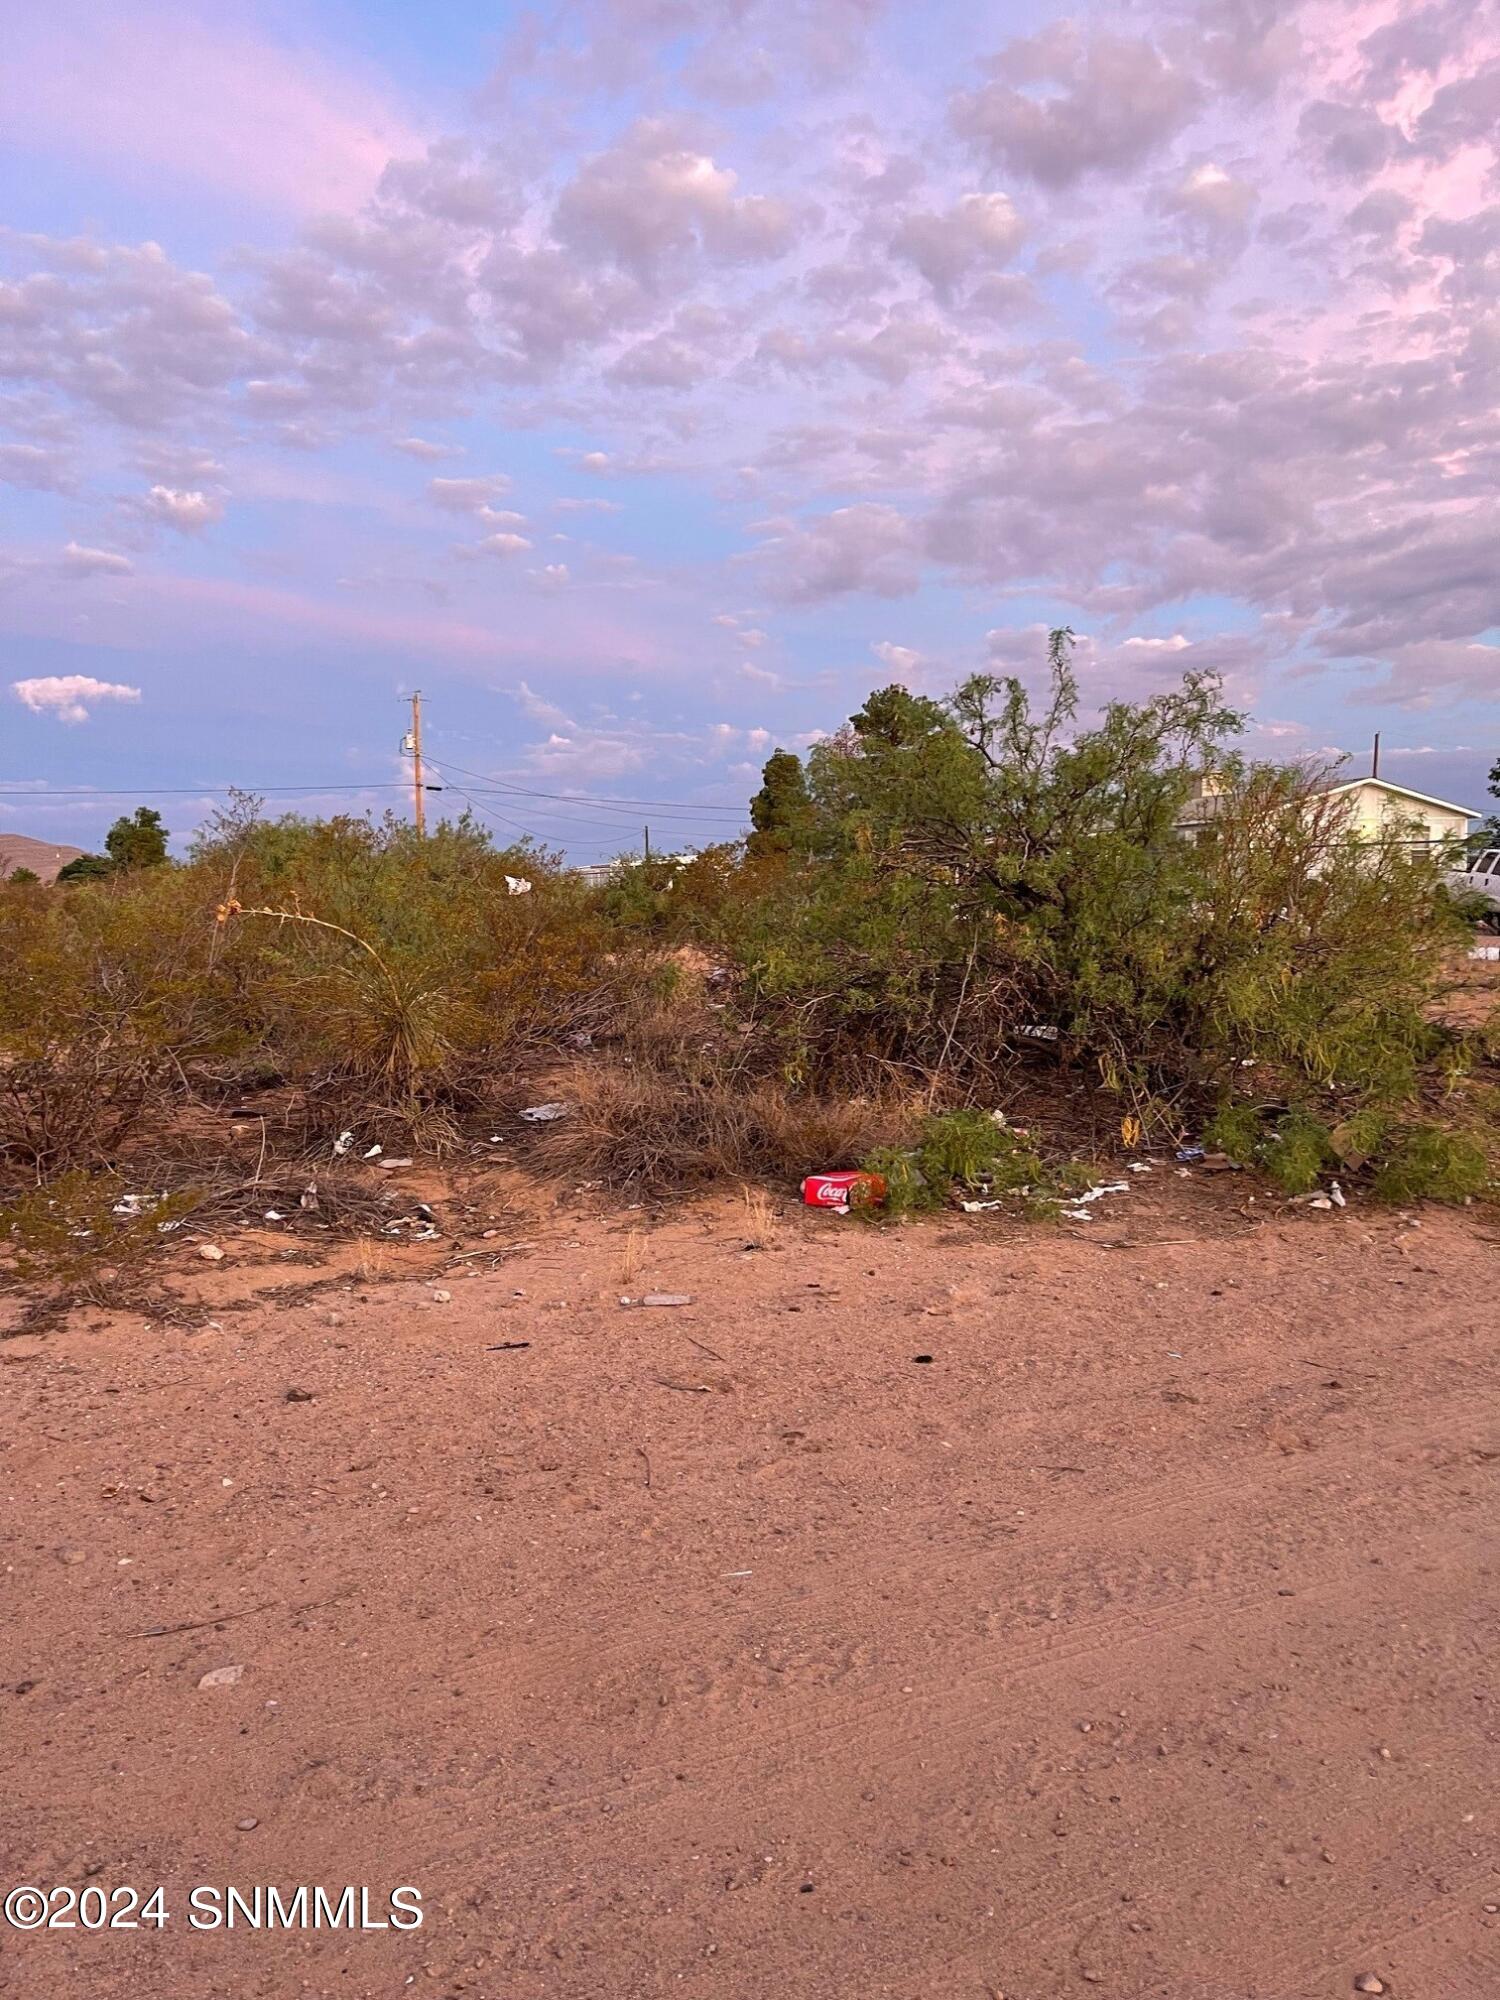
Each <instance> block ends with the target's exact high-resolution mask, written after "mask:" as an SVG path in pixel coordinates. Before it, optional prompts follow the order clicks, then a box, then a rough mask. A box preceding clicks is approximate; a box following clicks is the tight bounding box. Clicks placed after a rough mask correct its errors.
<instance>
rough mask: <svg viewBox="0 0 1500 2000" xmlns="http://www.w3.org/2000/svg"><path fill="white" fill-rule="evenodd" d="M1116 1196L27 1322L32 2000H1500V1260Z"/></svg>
mask: <svg viewBox="0 0 1500 2000" xmlns="http://www.w3.org/2000/svg"><path fill="white" fill-rule="evenodd" d="M1142 1200H1144V1197H1142ZM1118 1216H1119V1209H1118V1206H1117V1208H1116V1210H1113V1211H1111V1213H1110V1214H1109V1216H1108V1217H1106V1216H1104V1215H1101V1216H1100V1219H1099V1222H1098V1223H1097V1225H1095V1226H1093V1227H1092V1229H1091V1231H1084V1230H1082V1229H1078V1230H1076V1231H1075V1232H1074V1236H1073V1238H1072V1239H1071V1240H1069V1239H1066V1238H1063V1237H1060V1236H1059V1234H1058V1233H1057V1232H1056V1231H1055V1230H1044V1229H1030V1228H1028V1229H1021V1230H1018V1229H1017V1228H1016V1227H1014V1226H1013V1225H1003V1226H998V1227H996V1228H994V1229H992V1230H991V1229H989V1228H988V1227H986V1226H983V1225H981V1226H977V1227H970V1226H967V1225H966V1226H965V1227H964V1228H962V1229H959V1228H956V1227H949V1226H946V1225H941V1224H939V1225H931V1226H926V1227H922V1228H914V1229H909V1230H903V1231H900V1232H891V1233H885V1232H872V1231H869V1230H866V1229H863V1228H861V1227H860V1226H859V1225H858V1224H844V1225H840V1224H839V1223H837V1222H835V1221H833V1220H831V1219H827V1218H811V1219H809V1220H807V1221H806V1222H805V1223H804V1222H802V1221H800V1220H791V1221H789V1222H788V1223H787V1224H785V1225H784V1227H783V1234H782V1236H781V1239H780V1240H779V1241H778V1242H777V1243H776V1244H775V1245H774V1246H773V1247H772V1248H770V1249H767V1250H760V1251H755V1252H753V1253H747V1252H745V1250H744V1248H743V1236H742V1233H741V1232H740V1229H739V1227H738V1226H737V1223H736V1219H735V1216H734V1214H733V1213H732V1212H731V1210H730V1209H728V1208H727V1207H726V1208H722V1209H717V1210H713V1211H707V1212H705V1211H697V1212H693V1213H690V1214H686V1215H684V1216H681V1217H679V1218H677V1219H675V1220H669V1221H668V1222H666V1223H665V1224H664V1225H663V1226H661V1227H659V1228H657V1229H655V1230H653V1231H652V1232H651V1233H649V1234H647V1235H645V1236H644V1237H641V1238H638V1239H637V1244H636V1247H635V1249H632V1250H629V1251H626V1250H625V1248H624V1246H625V1244H626V1242H627V1238H626V1236H625V1235H624V1234H623V1233H622V1232H623V1230H624V1228H625V1226H626V1223H628V1221H629V1220H630V1219H629V1218H626V1219H625V1221H623V1222H622V1219H621V1218H619V1217H614V1218H608V1217H599V1218H590V1219H584V1220H582V1221H579V1220H574V1219H569V1218H567V1217H560V1218H559V1219H557V1220H556V1221H554V1222H552V1223H551V1224H549V1225H548V1226H547V1227H546V1228H545V1229H544V1230H543V1231H542V1233H541V1235H540V1237H539V1240H538V1243H537V1247H536V1249H535V1250H533V1251H529V1252H526V1253H524V1254H522V1255H519V1256H517V1257H516V1258H515V1259H513V1260H510V1261H508V1262H506V1263H505V1264H504V1265H503V1267H502V1268H500V1269H499V1270H497V1271H494V1272H492V1273H489V1274H486V1275H482V1276H472V1277H458V1276H452V1277H445V1278H441V1279H439V1280H437V1281H436V1282H437V1284H439V1285H440V1286H441V1287H442V1288H443V1289H445V1290H447V1291H449V1292H451V1295H452V1296H451V1299H449V1300H448V1301H446V1302H439V1301H434V1299H433V1296H432V1294H433V1290H434V1284H433V1283H432V1282H422V1283H417V1282H404V1283H401V1284H399V1285H388V1286H369V1287H361V1286H360V1285H359V1284H358V1282H357V1281H355V1282H352V1283H351V1285H350V1286H349V1287H348V1288H346V1289H343V1290H332V1291H327V1292H324V1293H322V1294H321V1295H318V1296H316V1297H313V1298H311V1299H308V1300H306V1301H304V1302H302V1303H300V1304H295V1305H288V1306H285V1307H280V1308H274V1309H269V1308H264V1307H262V1308H257V1309H255V1310H251V1311H246V1312H239V1313H228V1312H225V1313H223V1314H221V1315H220V1316H219V1324H218V1325H217V1326H207V1327H205V1328H203V1329H201V1330H198V1331H194V1332H187V1331H183V1330H181V1329H177V1330H172V1331H164V1330H162V1329H161V1328H160V1327H157V1328H155V1329H148V1328H146V1327H144V1326H142V1325H141V1324H139V1323H116V1324H113V1325H110V1326H108V1327H106V1328H103V1329H100V1330H89V1329H88V1328H86V1327H82V1326H80V1327H78V1328H76V1329H73V1330H70V1331H68V1332H65V1333H60V1334H53V1335H48V1336H27V1337H26V1338H24V1339H20V1340H13V1341H10V1342H8V1343H3V1344H0V1383H3V1386H4V1390H5V1392H6V1393H5V1399H4V1418H3V1425H4V1437H5V1445H6V1449H5V1453H4V1458H3V1461H0V1492H3V1494H4V1530H3V1532H4V1538H5V1544H6V1546H5V1550H4V1561H5V1566H6V1567H5V1575H4V1590H5V1598H4V1602H5V1623H4V1638H3V1663H0V1683H3V1687H0V1716H3V1732H0V1746H3V1747H0V1758H3V1762H4V1765H5V1767H6V1768H5V1771H4V1774H3V1779H4V1793H5V1799H6V1803H5V1804H4V1806H3V1807H0V1814H3V1818H4V1822H5V1838H4V1852H5V1858H6V1871H5V1872H6V1873H7V1874H8V1875H9V1877H10V1878H11V1880H12V1881H16V1882H25V1883H35V1884H40V1885H43V1886H46V1885H48V1884H50V1883H53V1882H56V1883H60V1884H71V1885H72V1886H73V1887H74V1888H75V1889H82V1888H83V1887H84V1886H85V1885H88V1884H93V1885H97V1886H100V1887H103V1888H105V1889H113V1888H114V1887H116V1886H117V1885H122V1884H131V1885H135V1886H137V1887H138V1888H140V1889H141V1890H142V1892H143V1893H145V1892H146V1891H148V1890H149V1889H150V1888H151V1887H153V1886H155V1885H156V1884H158V1883H160V1884H162V1885H164V1890H165V1895H164V1904H165V1908H166V1911H167V1918H166V1922H165V1923H164V1925H163V1926H161V1927H160V1928H156V1927H151V1926H147V1927H144V1928H141V1929H137V1930H123V1929H121V1930H112V1931H105V1932H101V1933H98V1934H94V1933H91V1932H89V1931H86V1930H84V1929H72V1930H58V1931H51V1932H47V1933H37V1934H33V1935H28V1936H18V1935H15V1934H13V1933H11V1934H6V1935H5V1936H4V1937H3V1938H0V1992H3V1993H4V1994H5V1995H6V1996H7V2000H10V1996H14V1997H15V2000H53V1996H59V2000H60V1997H61V1996H67V2000H139V1996H141V1995H145V1994H151V1995H153V1996H159V2000H200V1997H201V2000H208V1996H229V1995H231V1994H232V1995H234V1996H236V2000H262V1996H263V2000H291V1996H301V1995H317V1996H348V2000H358V1996H366V1995H369V1996H375V1995H381V1996H385V1995H397V1994H401V1993H403V1992H405V1991H408V1990H410V1991H412V1992H414V1993H418V1994H429V1993H430V1994H433V1995H454V1996H458V1995H464V1996H477V2000H649V1996H657V1995H674V1996H679V1995H680V1996H682V2000H752V1996H754V2000H761V1996H765V1995H771V1994H784V1995H788V1996H798V2000H801V1996H808V1997H809V2000H870V1996H874V1995H890V1996H895V2000H950V1996H955V2000H956V1997H957V1996H973V2000H996V1996H1001V1995H1003V1996H1005V2000H1053V1996H1058V1995H1075V1994H1083V1993H1101V1994H1113V1995H1125V1996H1148V1995H1149V1996H1161V2000H1303V1996H1307V2000H1315V1996H1316V1997H1317V2000H1321V1996H1331V1995H1343V1994H1348V1993H1351V1992H1352V1991H1354V1987H1355V1981H1356V1979H1357V1978H1359V1977H1361V1976H1362V1975H1365V1974H1373V1975H1374V1976H1375V1977H1376V1978H1378V1979H1379V1980H1380V1981H1381V1982H1382V1983H1383V1987H1384V1990H1385V1991H1387V1992H1388V1993H1390V1994H1393V1995H1395V1996H1397V2000H1481V1996H1483V2000H1493V1996H1494V1995H1495V1994H1497V1993H1500V1782H1497V1781H1500V1708H1497V1700H1500V1689H1497V1668H1496V1663H1497V1660H1500V1600H1497V1592H1496V1584H1497V1569H1500V1564H1497V1552H1500V1535H1497V1513H1496V1500H1497V1492H1500V1394H1497V1389H1500V1309H1497V1292H1500V1286H1497V1282H1496V1281H1497V1276H1500V1265H1497V1255H1500V1253H1497V1249H1496V1246H1495V1243H1494V1235H1495V1225H1494V1223H1493V1221H1490V1222H1482V1221H1479V1220H1476V1219H1475V1217H1474V1216H1473V1215H1472V1214H1467V1215H1466V1214H1458V1215H1443V1214H1437V1213H1433V1212H1430V1211H1428V1212H1424V1213H1423V1217H1422V1221H1421V1225H1420V1227H1415V1228H1411V1227H1403V1226H1402V1225H1401V1224H1400V1223H1399V1222H1398V1220H1397V1219H1396V1218H1394V1217H1391V1216H1390V1215H1388V1214H1380V1215H1373V1214H1372V1213H1367V1212H1360V1211H1356V1210H1351V1211H1349V1212H1348V1213H1347V1214H1343V1215H1339V1214H1333V1215H1307V1214H1305V1213H1304V1214H1302V1215H1300V1216H1298V1217H1296V1218H1294V1219H1284V1220H1277V1221H1276V1222H1274V1223H1273V1224H1271V1225H1270V1226H1266V1227H1262V1228H1259V1229H1256V1230H1249V1229H1247V1230H1245V1231H1243V1232H1242V1233H1241V1232H1236V1233H1233V1234H1221V1233H1218V1232H1219V1231H1220V1230H1221V1228H1224V1227H1227V1225H1225V1223H1224V1218H1223V1216H1222V1215H1220V1214H1218V1213H1217V1212H1216V1213H1215V1216H1214V1217H1213V1218H1211V1219H1204V1220H1203V1221H1201V1222H1199V1223H1198V1224H1195V1223H1194V1222H1193V1219H1192V1217H1191V1216H1189V1217H1188V1219H1187V1220H1186V1221H1184V1218H1183V1216H1182V1215H1180V1214H1179V1215H1175V1216H1173V1217H1168V1216H1166V1215H1165V1214H1164V1213H1163V1212H1160V1211H1156V1212H1153V1211H1151V1210H1150V1208H1149V1206H1142V1205H1139V1204H1138V1205H1137V1206H1136V1207H1135V1208H1134V1209H1133V1210H1132V1211H1131V1224H1130V1226H1129V1227H1122V1225H1121V1223H1120V1221H1119V1219H1118ZM1195 1227H1202V1228H1207V1229H1208V1230H1209V1235H1208V1240H1203V1239H1202V1238H1201V1237H1199V1238H1198V1239H1197V1240H1189V1241H1185V1242H1184V1241H1181V1240H1176V1239H1177V1238H1179V1237H1180V1236H1182V1235H1188V1236H1190V1237H1191V1236H1192V1235H1193V1232H1194V1229H1195ZM1164 1232H1165V1233H1166V1234H1167V1235H1168V1236H1169V1238H1171V1239H1172V1240H1168V1241H1165V1242H1157V1243H1150V1242H1146V1243H1144V1247H1129V1248H1118V1249H1116V1248H1108V1247H1105V1244H1106V1243H1107V1242H1116V1241H1122V1240H1123V1241H1129V1242H1131V1243H1133V1244H1136V1245H1140V1244H1141V1243H1142V1240H1143V1239H1144V1238H1149V1237H1150V1236H1152V1235H1157V1236H1160V1235H1162V1234H1163V1233H1164ZM636 1250H639V1251H640V1252H641V1253H642V1254H640V1255H639V1256H637V1255H636ZM622 1253H623V1255H624V1257H625V1259H626V1260H627V1261H626V1262H625V1263H624V1264H622ZM481 1261H483V1260H481ZM654 1288H660V1289H663V1290H668V1291H672V1292H686V1293H690V1294H692V1295H693V1299H694V1303H693V1304H691V1305H688V1306H679V1307H661V1308H649V1309H647V1308H638V1307H637V1308H625V1307H622V1306H621V1305H620V1304H619V1303H618V1298H619V1294H620V1292H621V1291H622V1289H628V1290H630V1291H631V1292H632V1293H633V1294H634V1295H639V1294H640V1293H642V1292H644V1291H647V1290H650V1289H654ZM289 1391H296V1392H298V1396H297V1399H293V1400H288V1393H289ZM303 1398H306V1399H303ZM216 1618H217V1619H219V1620H221V1621H223V1622H219V1623H215V1622H213V1621H214V1620H215V1619H216ZM163 1627H165V1628H168V1629H167V1630H165V1631H162V1630H161V1629H160V1628H163ZM230 1666H237V1667H241V1668H242V1669H243V1672H242V1674H241V1675H240V1676H239V1677H238V1679H237V1681H235V1682H234V1684H231V1685H221V1686H209V1687H200V1685H199V1683H200V1681H201V1679H202V1677H203V1676H204V1675H205V1674H208V1673H210V1672H213V1671H214V1670H216V1669H220V1668H224V1667H230ZM231 1884H232V1885H235V1886H237V1887H239V1888H241V1889H242V1890H244V1891H246V1892H247V1893H248V1891H249V1890H250V1889H251V1888H253V1886H254V1885H257V1884H261V1885H264V1884H276V1885H280V1886H282V1887H283V1888H284V1889H286V1890H287V1891H288V1892H289V1891H290V1889H291V1888H293V1887H294V1886H295V1885H298V1884H306V1885H321V1886H323V1887H325V1888H330V1889H331V1890H333V1892H334V1895H335V1896H337V1893H338V1891H339V1890H340V1889H341V1888H342V1887H343V1885H345V1884H352V1885H356V1886H364V1887H366V1888H368V1890H369V1892H370V1896H369V1910H370V1916H371V1918H372V1919H374V1918H378V1917H383V1916H385V1915H386V1914H387V1893H388V1891H389V1890H390V1889H391V1888H392V1887H394V1886H397V1885H412V1886H414V1887H415V1888H416V1889H418V1890H420V1892H421V1897H422V1909H423V1913H424V1921H423V1923H422V1925H421V1927H420V1928H419V1929H415V1930H410V1931H398V1930H394V1929H387V1930H371V1931H359V1932H349V1931H344V1930H340V1931H333V1932H330V1931H328V1930H326V1929H325V1930H322V1931H305V1932H293V1933H287V1932H283V1931H276V1932H267V1931H264V1930H262V1931H253V1930H250V1929H247V1928H243V1926H242V1924H241V1925H237V1926H236V1928H235V1929H233V1930H229V1929H226V1928H224V1927H222V1926H221V1927H219V1928H215V1929H212V1930H195V1929H193V1928H192V1927H191V1926H190V1924H189V1921H188V1915H189V1905H188V1896H189V1892H190V1890H192V1889H193V1888H194V1887H199V1888H202V1887H204V1886H207V1887H209V1888H220V1887H222V1886H224V1885H231ZM117 1907H118V1906H117ZM208 1907H209V1908H210V1909H212V1908H214V1907H222V1904H219V1905H214V1904H212V1903H211V1904H209V1905H208ZM1372 1990H1373V1989H1372Z"/></svg>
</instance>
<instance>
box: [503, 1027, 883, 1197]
mask: <svg viewBox="0 0 1500 2000" xmlns="http://www.w3.org/2000/svg"><path fill="white" fill-rule="evenodd" d="M698 1053H699V1055H700V1060H698V1061H697V1062H695V1063H692V1064H685V1065H683V1067H682V1068H681V1069H677V1068H675V1067H664V1066H661V1065H659V1064H658V1062H656V1061H654V1060H652V1059H651V1057H650V1056H648V1055H645V1054H642V1055H640V1056H637V1057H636V1058H634V1059H627V1058H624V1057H621V1056H616V1055H608V1056H602V1057H594V1058H589V1059H580V1060H578V1061H575V1062H569V1063H566V1064H563V1065H561V1066H559V1067H557V1068H554V1069H553V1070H552V1071H551V1072H550V1073H549V1074H548V1075H547V1076H546V1078H545V1079H544V1080H543V1085H542V1088H543V1090H544V1092H545V1095H546V1096H547V1097H549V1098H558V1099H561V1100H563V1101H564V1102H566V1103H568V1104H569V1105H571V1106H572V1107H573V1108H572V1111H571V1113H570V1115H569V1116H568V1117H567V1118H561V1119H559V1120H557V1122H556V1123H555V1124H551V1125H546V1126H543V1127H541V1128H540V1129H539V1130H538V1132H537V1134H536V1137H535V1140H534V1143H533V1147H532V1150H531V1155H530V1157H531V1158H532V1159H533V1160H534V1161H535V1163H536V1164H537V1165H538V1166H540V1167H541V1169H542V1170H543V1172H545V1173H548V1174H552V1175H556V1176H557V1177H559V1178H563V1177H571V1178H573V1179H575V1180H600V1181H604V1182H606V1183H607V1184H609V1185H611V1186H615V1187H621V1186H627V1185H628V1186H632V1187H637V1188H668V1187H682V1186H684V1185H693V1184H702V1183H704V1182H708V1181H715V1180H722V1179H730V1180H738V1181H741V1182H744V1181H747V1180H752V1179H756V1178H759V1177H761V1176H763V1175H765V1176H774V1177H777V1178H783V1179H784V1178H788V1177H792V1178H796V1179H798V1180H800V1179H801V1178H802V1176H803V1175H804V1174H807V1173H811V1172H814V1171H816V1170H818V1169H825V1168H826V1169H834V1168H841V1167H852V1166H857V1165H858V1163H859V1161H860V1160H861V1159H863V1158H864V1156H865V1155H866V1154H867V1153H869V1152H870V1151H872V1150H873V1149H874V1148H876V1147H878V1146H881V1145H890V1144H893V1143H899V1142H900V1141H901V1140H902V1139H903V1138H905V1137H906V1136H907V1135H908V1134H909V1133H910V1132H911V1130H912V1129H913V1128H914V1126H915V1123H916V1113H915V1111H914V1110H913V1108H912V1107H910V1106H909V1105H908V1104H907V1103H906V1102H905V1101H904V1100H894V1099H884V1100H882V1099H877V1098H872V1097H849V1098H829V1097H815V1096H803V1095H794V1094H792V1093H790V1092H789V1091H788V1090H786V1088H785V1087H784V1086H782V1085H780V1084H778V1083H775V1082H771V1081H767V1080H764V1079H762V1080H760V1081H746V1080H742V1079H741V1078H739V1077H737V1076H735V1075H734V1074H732V1073H723V1072H720V1073H715V1071H714V1069H713V1068H712V1066H710V1065H706V1064H705V1063H704V1062H703V1061H702V1060H701V1051H699V1052H698Z"/></svg>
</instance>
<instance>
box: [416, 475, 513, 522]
mask: <svg viewBox="0 0 1500 2000" xmlns="http://www.w3.org/2000/svg"><path fill="white" fill-rule="evenodd" d="M510 489H511V481H510V480H509V479H508V478H507V477H506V476H505V474H504V473H503V472H492V473H490V474H489V475H488V476H487V477H485V478H481V479H429V480H428V482H427V497H428V499H429V500H430V501H431V502H432V504H433V505H434V506H435V507H442V508H443V509H444V510H445V511H446V512H448V513H450V514H478V513H482V512H483V511H484V510H485V509H486V508H487V507H488V506H489V505H490V503H491V501H493V500H498V499H499V498H500V496H501V495H502V494H504V493H509V491H510Z"/></svg>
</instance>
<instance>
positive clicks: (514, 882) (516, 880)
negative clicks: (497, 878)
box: [505, 875, 531, 896]
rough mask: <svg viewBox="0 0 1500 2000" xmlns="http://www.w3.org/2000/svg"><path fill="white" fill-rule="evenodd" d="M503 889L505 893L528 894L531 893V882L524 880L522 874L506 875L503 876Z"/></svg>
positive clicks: (511, 894) (514, 894)
mask: <svg viewBox="0 0 1500 2000" xmlns="http://www.w3.org/2000/svg"><path fill="white" fill-rule="evenodd" d="M505 890H506V894H507V895H510V896H529V895H530V894H531V884H530V883H529V882H528V881H527V880H526V877H525V876H524V875H507V876H506V878H505Z"/></svg>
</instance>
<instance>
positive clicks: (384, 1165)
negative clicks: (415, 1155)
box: [380, 1160, 416, 1174]
mask: <svg viewBox="0 0 1500 2000" xmlns="http://www.w3.org/2000/svg"><path fill="white" fill-rule="evenodd" d="M380 1165H381V1170H382V1171H383V1172H384V1173H388V1174H393V1173H394V1172H395V1171H396V1169H397V1167H414V1166H415V1165H416V1161H415V1160H382V1161H381V1162H380Z"/></svg>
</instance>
